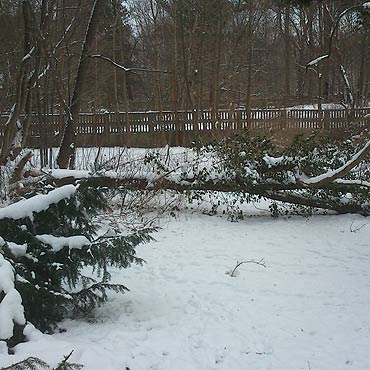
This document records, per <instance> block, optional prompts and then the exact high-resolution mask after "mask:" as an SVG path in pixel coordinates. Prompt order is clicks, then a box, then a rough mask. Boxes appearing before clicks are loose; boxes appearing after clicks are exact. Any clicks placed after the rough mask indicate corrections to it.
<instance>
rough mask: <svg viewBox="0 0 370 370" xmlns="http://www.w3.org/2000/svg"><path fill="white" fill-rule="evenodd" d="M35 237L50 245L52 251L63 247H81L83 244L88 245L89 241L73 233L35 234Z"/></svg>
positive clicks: (57, 250)
mask: <svg viewBox="0 0 370 370" xmlns="http://www.w3.org/2000/svg"><path fill="white" fill-rule="evenodd" d="M36 238H37V239H38V240H40V242H42V243H44V244H48V245H50V246H51V248H52V249H53V251H54V252H59V251H60V250H62V249H63V248H64V247H68V248H69V249H82V247H84V246H85V245H89V244H90V241H89V239H87V238H86V236H83V235H75V236H69V237H62V236H59V237H57V236H53V235H48V234H44V235H36Z"/></svg>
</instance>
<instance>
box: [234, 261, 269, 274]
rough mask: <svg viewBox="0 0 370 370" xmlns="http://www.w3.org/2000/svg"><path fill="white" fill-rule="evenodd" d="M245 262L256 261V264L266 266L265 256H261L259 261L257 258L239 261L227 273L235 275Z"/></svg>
mask: <svg viewBox="0 0 370 370" xmlns="http://www.w3.org/2000/svg"><path fill="white" fill-rule="evenodd" d="M245 263H254V264H255V265H259V266H262V267H264V268H266V264H265V260H264V259H263V258H261V259H260V260H259V261H256V260H248V261H241V262H239V261H237V262H236V266H235V267H234V269H233V270H232V271H231V272H227V274H228V275H230V276H231V277H235V273H236V270H237V269H238V268H239V267H240V266H241V265H243V264H245Z"/></svg>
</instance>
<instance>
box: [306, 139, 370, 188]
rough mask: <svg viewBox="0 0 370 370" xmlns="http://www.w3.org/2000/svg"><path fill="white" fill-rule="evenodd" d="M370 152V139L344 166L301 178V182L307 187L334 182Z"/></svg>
mask: <svg viewBox="0 0 370 370" xmlns="http://www.w3.org/2000/svg"><path fill="white" fill-rule="evenodd" d="M369 152H370V140H369V141H368V142H367V143H366V144H365V146H364V147H363V148H362V149H361V150H360V151H358V152H357V153H356V154H355V155H354V156H353V157H352V158H351V159H350V160H349V161H348V162H347V163H345V164H344V165H343V166H341V167H339V168H337V169H336V170H331V171H328V172H326V173H323V174H321V175H319V176H315V177H311V178H308V179H301V180H300V181H299V182H300V183H301V184H303V185H305V186H307V187H314V186H317V185H323V184H326V183H329V182H333V181H334V180H337V179H339V178H341V177H342V176H343V175H345V174H346V173H348V172H349V171H350V170H351V169H352V168H354V167H355V166H357V164H358V163H360V162H361V161H362V160H363V159H364V158H365V157H366V156H367V155H368V154H369Z"/></svg>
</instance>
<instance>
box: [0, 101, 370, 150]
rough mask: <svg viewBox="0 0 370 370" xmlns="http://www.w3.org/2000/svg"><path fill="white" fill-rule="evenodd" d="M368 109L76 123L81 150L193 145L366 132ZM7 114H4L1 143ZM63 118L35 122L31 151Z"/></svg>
mask: <svg viewBox="0 0 370 370" xmlns="http://www.w3.org/2000/svg"><path fill="white" fill-rule="evenodd" d="M369 114H370V107H367V108H358V109H354V110H346V109H323V110H318V109H301V108H288V109H252V110H251V111H250V112H248V111H247V110H246V109H229V110H218V111H211V110H203V111H196V110H191V111H190V110H189V111H177V112H171V111H163V112H158V111H146V112H119V113H112V112H107V113H96V114H92V113H81V114H80V115H79V121H78V124H77V135H78V136H77V137H78V143H77V144H78V145H79V146H87V147H89V146H123V145H129V146H137V147H153V146H156V145H163V144H171V145H189V143H190V142H191V141H192V140H194V139H197V138H203V139H207V138H210V137H212V138H220V137H222V136H226V135H228V133H230V132H234V131H239V130H244V129H249V130H251V131H253V132H255V131H267V130H269V131H271V130H274V131H277V132H281V131H284V132H286V133H287V135H288V136H289V133H291V132H296V131H302V130H303V131H307V130H315V129H316V130H317V129H325V130H328V131H329V132H333V131H336V132H338V131H343V130H345V129H346V128H349V127H351V128H353V127H357V128H359V129H363V128H366V127H368V126H369V123H370V116H369ZM6 119H7V117H6V115H2V116H0V141H1V138H2V136H3V131H4V125H5V122H6ZM64 119H65V116H63V115H62V114H60V115H59V114H57V115H45V116H42V117H39V116H34V117H32V118H31V126H30V131H29V133H30V138H29V142H28V145H29V146H31V147H45V146H51V145H58V144H59V142H60V135H61V133H62V132H63V126H64Z"/></svg>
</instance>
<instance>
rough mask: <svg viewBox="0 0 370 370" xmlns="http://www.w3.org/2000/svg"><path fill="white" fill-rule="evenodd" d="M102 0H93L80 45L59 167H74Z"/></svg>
mask: <svg viewBox="0 0 370 370" xmlns="http://www.w3.org/2000/svg"><path fill="white" fill-rule="evenodd" d="M103 3H104V1H103V0H95V1H94V3H93V6H92V9H91V16H90V20H89V23H88V26H87V29H86V35H85V40H84V42H83V45H82V51H81V56H80V61H79V64H78V68H77V76H76V81H75V84H74V89H73V94H72V102H71V106H70V109H69V114H68V116H67V118H66V123H65V127H64V132H63V137H62V141H61V144H60V150H59V153H58V157H57V164H58V166H59V167H60V168H74V164H75V151H76V125H77V119H78V114H79V112H80V106H81V94H82V92H83V90H84V88H85V87H86V80H87V75H88V70H89V65H90V60H91V58H89V53H90V51H91V50H92V48H93V43H94V39H95V35H96V33H97V29H98V24H99V15H100V11H101V8H102V6H103Z"/></svg>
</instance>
